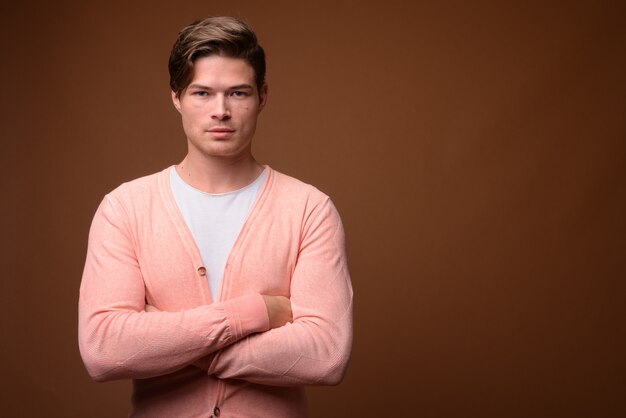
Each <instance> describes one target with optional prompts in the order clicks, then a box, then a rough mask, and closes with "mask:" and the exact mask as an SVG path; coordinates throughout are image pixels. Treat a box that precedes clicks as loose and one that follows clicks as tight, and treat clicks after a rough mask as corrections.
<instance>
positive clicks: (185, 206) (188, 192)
mask: <svg viewBox="0 0 626 418" xmlns="http://www.w3.org/2000/svg"><path fill="white" fill-rule="evenodd" d="M265 175H266V170H265V169H263V172H262V173H261V175H260V176H259V177H258V178H257V179H256V180H255V181H253V182H252V183H250V184H249V185H247V186H246V187H244V188H242V189H239V190H235V191H232V192H228V193H219V194H212V193H206V192H203V191H201V190H198V189H195V188H193V187H191V186H190V185H188V184H187V183H185V181H184V180H183V179H182V178H180V175H179V174H178V172H177V171H176V168H175V167H172V168H171V169H170V184H171V187H172V193H173V194H174V199H175V200H176V204H177V205H178V208H179V209H180V211H181V213H182V215H183V218H184V219H185V222H186V223H187V226H188V227H189V229H190V231H191V234H192V235H193V238H194V240H195V241H196V245H197V246H198V249H199V250H200V256H201V257H202V262H203V263H204V267H205V268H206V270H207V279H208V281H209V290H210V291H211V297H212V299H213V300H214V301H216V300H217V298H218V296H219V290H220V285H221V283H222V275H223V274H224V265H225V264H226V259H227V258H228V255H229V254H230V250H231V248H232V247H233V244H234V243H235V240H236V239H237V236H238V235H239V231H241V227H242V226H243V223H244V222H245V220H246V217H247V215H248V212H249V211H250V206H252V203H253V202H254V200H255V199H256V196H257V194H258V192H259V190H260V188H261V185H262V184H263V181H264V179H265Z"/></svg>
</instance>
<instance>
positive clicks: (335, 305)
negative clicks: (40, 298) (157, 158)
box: [79, 167, 352, 418]
mask: <svg viewBox="0 0 626 418" xmlns="http://www.w3.org/2000/svg"><path fill="white" fill-rule="evenodd" d="M168 170H169V169H166V170H163V171H162V172H160V173H157V174H153V175H151V176H147V177H143V178H140V179H137V180H135V181H132V182H129V183H125V184H123V185H122V186H120V187H118V188H117V189H116V190H114V191H113V192H111V193H110V194H109V195H107V196H106V197H105V198H104V200H103V201H102V203H101V205H100V207H99V208H98V211H97V212H96V215H95V217H94V219H93V223H92V226H91V231H90V234H89V248H88V252H87V260H86V264H85V270H84V273H83V279H82V283H81V288H80V302H79V347H80V352H81V355H82V358H83V361H84V363H85V366H86V368H87V370H88V372H89V374H90V375H91V376H92V378H93V379H95V380H97V381H106V380H113V379H127V378H131V379H134V381H133V397H132V412H131V416H133V417H177V418H178V417H208V416H209V415H211V414H213V415H216V416H218V415H221V416H226V417H229V418H230V417H257V416H258V417H301V416H306V405H305V398H304V389H303V385H309V384H320V385H334V384H337V383H339V382H340V381H341V379H342V377H343V374H344V372H345V369H346V366H347V363H348V359H349V356H350V349H351V344H352V287H351V284H350V278H349V274H348V268H347V264H346V257H345V250H344V233H343V228H342V225H341V220H340V219H339V215H338V214H337V211H336V209H335V207H334V206H333V204H332V202H331V201H330V199H329V198H328V197H327V196H326V195H324V194H322V193H321V192H320V191H318V190H317V189H315V188H314V187H312V186H310V185H307V184H304V183H302V182H300V181H298V180H296V179H294V178H292V177H289V176H286V175H284V174H281V173H278V172H276V171H274V170H272V169H271V168H269V167H267V170H268V175H267V178H266V179H265V183H264V185H263V186H262V188H261V191H260V192H259V196H258V197H257V199H256V201H255V203H254V204H253V206H252V208H251V210H250V214H249V216H248V218H247V219H246V222H245V224H244V226H243V228H242V230H241V232H240V234H239V237H238V238H237V240H236V242H235V244H234V246H233V249H232V251H231V253H230V255H229V257H228V260H227V263H226V267H225V269H224V276H223V280H222V287H221V289H220V293H219V298H218V300H217V301H212V300H211V297H210V292H209V289H208V285H207V280H206V277H205V275H206V270H205V269H204V267H203V266H202V260H201V258H200V254H199V251H198V249H197V247H196V245H195V242H194V240H193V238H192V235H191V232H190V231H189V229H188V228H187V226H186V224H185V221H184V219H183V218H182V215H181V214H180V212H179V210H178V208H177V206H176V202H175V201H174V198H173V196H172V192H171V189H170V184H169V172H168ZM261 294H270V295H284V296H288V297H289V298H291V305H292V310H293V318H294V321H293V323H291V324H287V325H285V326H283V327H280V328H277V329H273V330H269V331H268V329H269V319H268V316H267V310H266V308H265V303H264V301H263V298H262V296H261ZM146 305H152V306H154V307H155V308H156V309H157V310H158V311H156V312H152V311H149V312H146Z"/></svg>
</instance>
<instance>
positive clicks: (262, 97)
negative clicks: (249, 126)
mask: <svg viewBox="0 0 626 418" xmlns="http://www.w3.org/2000/svg"><path fill="white" fill-rule="evenodd" d="M266 103H267V83H263V85H262V86H261V88H260V89H259V112H260V111H261V110H263V108H264V107H265V104H266Z"/></svg>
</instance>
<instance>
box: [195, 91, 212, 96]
mask: <svg viewBox="0 0 626 418" xmlns="http://www.w3.org/2000/svg"><path fill="white" fill-rule="evenodd" d="M191 94H192V95H194V96H198V97H205V96H208V93H207V92H206V91H196V92H194V93H191Z"/></svg>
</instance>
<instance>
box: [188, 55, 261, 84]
mask: <svg viewBox="0 0 626 418" xmlns="http://www.w3.org/2000/svg"><path fill="white" fill-rule="evenodd" d="M202 78H205V79H211V78H213V79H227V78H245V79H254V69H253V68H252V66H251V65H250V64H249V63H248V62H247V61H246V60H244V59H243V58H230V57H222V56H219V55H210V56H208V57H201V58H198V59H197V60H196V61H195V62H194V76H193V78H192V80H193V81H192V82H195V80H196V79H202Z"/></svg>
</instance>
